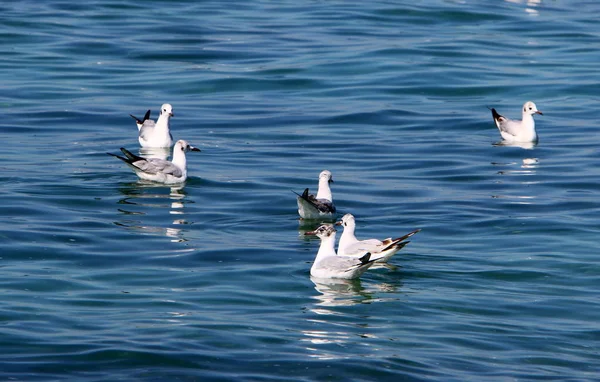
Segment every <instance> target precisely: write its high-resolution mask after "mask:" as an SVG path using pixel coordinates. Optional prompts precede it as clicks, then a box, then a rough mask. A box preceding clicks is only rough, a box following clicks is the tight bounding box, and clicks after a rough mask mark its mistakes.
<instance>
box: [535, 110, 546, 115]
mask: <svg viewBox="0 0 600 382" xmlns="http://www.w3.org/2000/svg"><path fill="white" fill-rule="evenodd" d="M535 114H539V115H544V114H542V112H541V111H539V110H538V111H536V112H535Z"/></svg>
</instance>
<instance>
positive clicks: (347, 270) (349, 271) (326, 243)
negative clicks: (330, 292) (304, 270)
mask: <svg viewBox="0 0 600 382" xmlns="http://www.w3.org/2000/svg"><path fill="white" fill-rule="evenodd" d="M335 232H336V231H335V228H334V227H333V226H332V225H328V224H324V225H322V226H320V227H319V228H317V229H316V230H314V231H311V232H306V233H305V235H317V236H318V237H319V238H320V239H321V246H320V247H319V252H317V257H316V258H315V261H314V263H313V265H312V267H311V268H310V274H311V276H313V277H316V278H319V279H355V278H357V277H360V275H362V274H363V273H364V272H365V271H366V270H367V269H369V267H370V266H371V265H373V264H374V261H373V260H371V259H370V258H371V254H370V253H368V252H366V253H364V254H363V256H362V257H360V258H359V259H356V258H352V257H343V256H337V255H336V253H335Z"/></svg>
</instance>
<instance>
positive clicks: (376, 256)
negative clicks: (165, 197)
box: [336, 214, 421, 263]
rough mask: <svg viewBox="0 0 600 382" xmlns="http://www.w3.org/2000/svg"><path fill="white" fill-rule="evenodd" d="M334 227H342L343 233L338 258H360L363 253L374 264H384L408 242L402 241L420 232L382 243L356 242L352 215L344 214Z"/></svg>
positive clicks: (378, 241) (368, 240)
mask: <svg viewBox="0 0 600 382" xmlns="http://www.w3.org/2000/svg"><path fill="white" fill-rule="evenodd" d="M336 225H341V226H344V232H343V233H342V237H341V238H340V243H339V244H338V255H339V256H351V257H355V258H357V257H361V256H362V255H363V254H364V253H365V252H370V253H371V259H372V260H374V261H375V262H376V263H386V262H387V261H388V260H389V259H390V258H391V257H392V256H394V255H395V254H396V252H398V251H399V250H401V249H402V248H403V247H404V246H405V245H406V244H408V243H410V241H404V240H406V239H408V238H409V237H411V236H412V235H414V234H415V233H417V232H419V231H421V230H420V229H417V230H414V231H412V232H410V233H407V234H406V235H404V236H402V237H399V238H396V239H392V238H387V239H385V240H383V241H381V240H377V239H367V240H358V239H357V238H356V236H354V230H355V229H356V221H355V220H354V216H352V214H346V215H344V216H343V217H342V220H341V221H339V222H337V223H336Z"/></svg>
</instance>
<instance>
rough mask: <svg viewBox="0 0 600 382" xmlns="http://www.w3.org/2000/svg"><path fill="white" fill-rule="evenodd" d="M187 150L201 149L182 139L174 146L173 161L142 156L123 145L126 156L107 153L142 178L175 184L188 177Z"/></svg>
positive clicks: (122, 150)
mask: <svg viewBox="0 0 600 382" xmlns="http://www.w3.org/2000/svg"><path fill="white" fill-rule="evenodd" d="M187 151H200V149H198V148H196V147H193V146H190V145H189V144H188V143H187V142H186V141H184V140H183V139H180V140H178V141H177V143H175V146H174V147H173V160H172V161H168V160H164V159H159V158H142V157H140V156H137V155H134V154H132V153H131V152H130V151H128V150H126V149H125V148H123V147H121V152H122V153H123V154H125V157H122V156H119V155H115V154H111V153H107V154H108V155H112V156H114V157H117V158H119V159H120V160H122V161H123V162H125V163H126V164H127V165H128V166H129V167H131V169H132V170H133V171H134V172H135V173H136V175H137V176H138V177H140V179H144V180H151V181H153V182H159V183H165V184H175V183H183V182H185V180H186V179H187V160H186V157H185V153H186V152H187Z"/></svg>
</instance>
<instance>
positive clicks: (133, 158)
mask: <svg viewBox="0 0 600 382" xmlns="http://www.w3.org/2000/svg"><path fill="white" fill-rule="evenodd" d="M121 152H122V153H123V154H125V156H126V157H127V160H128V162H130V163H133V162H136V161H139V160H146V158H142V157H140V156H137V155H135V154H133V153H132V152H131V151H129V150H127V149H126V148H124V147H121Z"/></svg>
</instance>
